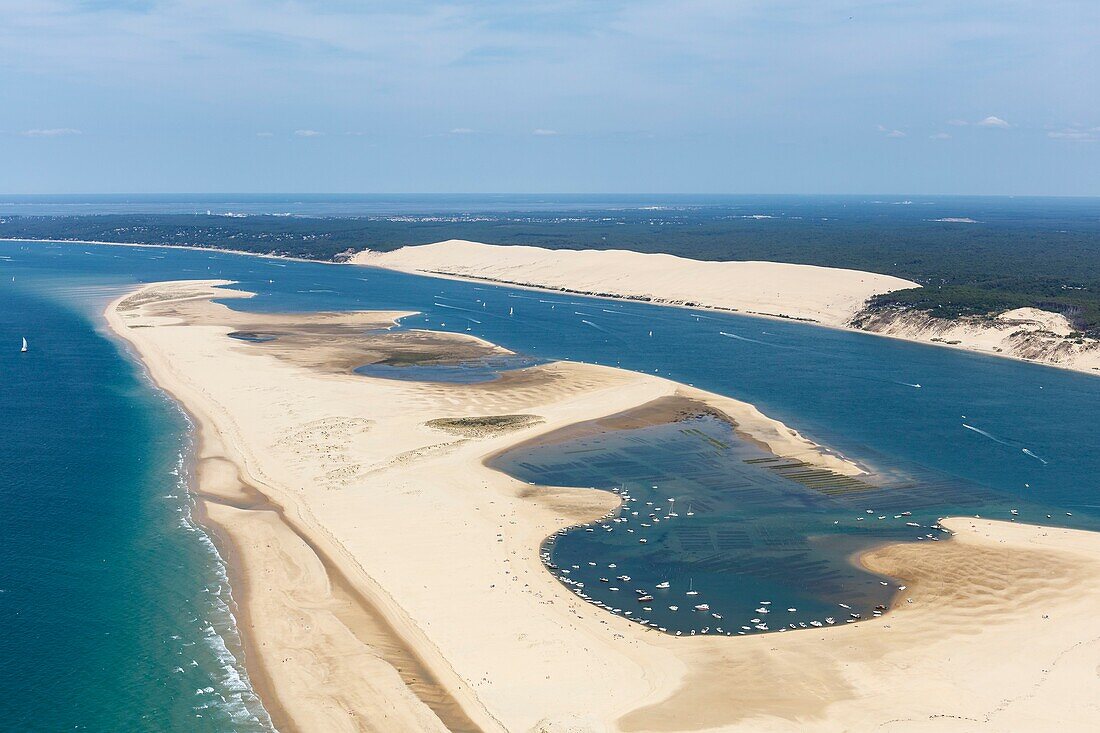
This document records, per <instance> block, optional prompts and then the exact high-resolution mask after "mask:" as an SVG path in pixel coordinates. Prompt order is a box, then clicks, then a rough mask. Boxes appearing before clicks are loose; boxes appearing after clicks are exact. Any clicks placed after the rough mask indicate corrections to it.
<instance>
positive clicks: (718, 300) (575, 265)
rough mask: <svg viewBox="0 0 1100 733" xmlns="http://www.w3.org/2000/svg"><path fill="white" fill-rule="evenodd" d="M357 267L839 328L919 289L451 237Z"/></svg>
mask: <svg viewBox="0 0 1100 733" xmlns="http://www.w3.org/2000/svg"><path fill="white" fill-rule="evenodd" d="M352 262H354V263H355V264H359V265H373V266H376V267H387V268H390V269H394V270H403V271H406V272H420V273H425V274H434V275H448V276H452V277H463V278H471V279H477V280H492V281H495V282H501V283H510V284H516V285H527V286H532V287H539V288H549V289H554V290H563V289H564V290H570V291H573V292H583V293H589V294H598V295H608V296H612V297H619V298H636V299H637V298H641V299H645V300H651V301H653V302H655V303H666V304H675V305H686V304H690V305H698V306H701V307H707V308H722V309H726V310H736V311H741V312H744V313H757V314H761V315H771V316H781V317H785V318H798V319H803V320H810V321H816V322H819V323H823V324H825V325H830V326H841V325H844V324H845V323H847V321H848V319H850V318H851V317H852V316H854V315H855V314H856V313H857V312H859V310H860V309H861V308H863V304H864V303H865V302H866V300H867V299H868V298H870V297H871V296H872V295H876V294H879V293H888V292H890V291H892V290H901V289H903V288H912V287H916V283H913V282H910V281H908V280H902V279H901V278H898V277H891V276H890V275H876V274H874V273H871V272H860V271H859V270H842V269H838V268H832V267H816V266H813V265H791V264H786V263H781V262H705V261H701V260H690V259H686V258H684V257H676V256H674V255H669V254H643V253H640V252H630V251H626V250H564V249H554V250H552V249H544V248H541V247H521V246H499V245H491V244H480V243H478V242H466V241H462V240H457V239H452V240H449V241H446V242H438V243H436V244H427V245H423V246H418V247H403V248H401V249H398V250H395V251H393V252H370V251H367V252H361V253H359V254H358V255H356V256H355V257H354V258H352Z"/></svg>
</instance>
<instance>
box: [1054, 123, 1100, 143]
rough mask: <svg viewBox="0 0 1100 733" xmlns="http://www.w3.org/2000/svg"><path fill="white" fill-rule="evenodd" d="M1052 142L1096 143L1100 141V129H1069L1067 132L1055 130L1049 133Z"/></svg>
mask: <svg viewBox="0 0 1100 733" xmlns="http://www.w3.org/2000/svg"><path fill="white" fill-rule="evenodd" d="M1047 137H1049V138H1050V139H1051V140H1063V141H1065V142H1071V143H1094V142H1096V141H1097V140H1100V127H1093V128H1092V129H1082V128H1080V127H1068V128H1066V129H1065V130H1055V131H1052V132H1048V133H1047Z"/></svg>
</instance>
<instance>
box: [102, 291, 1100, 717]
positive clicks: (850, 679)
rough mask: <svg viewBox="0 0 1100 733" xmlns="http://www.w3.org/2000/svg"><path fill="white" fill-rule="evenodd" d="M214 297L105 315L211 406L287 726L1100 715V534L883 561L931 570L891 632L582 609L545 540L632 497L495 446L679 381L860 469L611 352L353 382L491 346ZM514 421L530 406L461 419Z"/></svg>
mask: <svg viewBox="0 0 1100 733" xmlns="http://www.w3.org/2000/svg"><path fill="white" fill-rule="evenodd" d="M213 285H215V283H168V284H155V285H150V286H146V287H144V288H142V289H141V290H139V291H138V292H137V293H135V294H134V295H132V296H128V297H127V298H124V299H122V300H121V301H119V302H116V303H115V304H113V305H112V307H111V308H110V309H109V312H108V318H109V322H110V324H111V326H112V328H113V329H114V330H115V331H116V332H117V333H118V334H119V335H121V336H122V337H123V338H125V339H126V340H127V341H128V342H129V343H130V344H132V345H133V346H134V348H135V350H136V351H137V352H138V353H139V354H140V356H141V358H142V360H143V362H144V363H145V364H146V365H147V367H148V368H149V371H150V374H151V375H152V377H153V378H154V379H155V380H156V382H157V383H158V384H160V385H161V386H162V387H164V388H165V389H167V390H168V391H169V392H170V393H171V394H172V395H174V396H175V397H176V398H177V399H178V400H180V401H181V402H182V403H183V404H184V405H185V406H186V407H187V409H188V410H189V411H190V412H191V413H192V414H193V415H194V416H195V418H196V422H197V425H198V427H199V437H200V440H201V447H200V451H199V456H198V457H199V477H198V478H199V486H198V491H199V492H200V493H199V507H200V509H201V510H204V511H205V521H206V522H207V523H208V524H210V525H211V526H213V527H214V529H215V530H216V531H217V533H218V535H219V537H220V538H221V543H222V546H223V547H226V548H227V549H228V554H229V555H230V558H231V565H232V566H231V578H232V582H233V584H234V592H235V597H236V599H237V601H238V602H239V603H240V604H241V606H242V611H243V615H242V629H243V632H244V634H245V636H246V639H247V640H248V656H247V663H248V665H249V669H250V671H251V672H252V677H253V679H255V680H257V681H258V683H259V686H260V693H261V696H262V697H263V698H264V700H265V702H266V703H267V704H268V705H270V706H271V707H272V708H273V712H274V715H275V717H276V719H277V720H279V721H280V722H281V723H283V724H284V727H283V730H302V731H326V732H327V731H344V730H346V731H358V730H377V731H430V730H442V729H444V728H450V729H451V730H470V731H477V730H485V731H490V730H492V731H499V730H508V731H517V732H520V733H525V732H527V731H540V732H545V733H556V732H565V731H568V732H570V733H581V732H585V731H616V730H623V731H696V730H708V731H709V730H729V731H770V730H783V731H801V730H811V731H836V730H900V731H910V730H930V731H942V730H951V731H974V730H995V731H1018V730H1049V729H1051V728H1056V729H1058V730H1060V731H1075V730H1082V731H1083V730H1092V729H1093V728H1094V723H1095V721H1096V719H1097V716H1098V715H1100V684H1098V678H1097V673H1096V669H1097V666H1096V665H1097V660H1098V659H1100V616H1097V614H1095V612H1094V611H1095V609H1096V608H1098V607H1100V535H1097V534H1093V533H1087V532H1076V531H1070V530H1047V529H1043V528H1041V527H1034V526H1027V525H1014V524H1007V523H997V522H987V521H981V522H978V521H973V522H972V521H967V520H950V521H949V522H948V525H949V526H950V527H951V528H953V529H954V530H955V531H957V532H958V533H959V536H958V539H957V540H956V541H954V542H939V543H935V544H932V543H928V544H923V543H922V544H911V545H896V546H891V547H886V548H882V549H881V550H878V551H876V552H874V553H871V554H870V555H868V556H867V557H866V558H864V562H866V563H867V564H868V565H869V566H870V567H872V568H874V569H876V570H879V571H881V572H886V573H889V574H891V575H893V576H895V577H901V578H905V579H907V580H908V582H909V591H908V592H907V593H906V595H905V596H904V597H902V598H899V604H900V606H899V608H897V609H896V610H895V611H893V612H891V613H890V614H888V615H887V616H885V617H883V618H881V619H874V620H869V621H866V622H863V623H859V624H853V625H848V626H843V627H838V628H830V629H822V630H807V631H800V632H794V633H786V634H768V635H759V636H753V637H744V638H724V637H723V638H711V637H693V638H674V637H669V636H667V635H664V634H660V633H657V632H653V631H646V630H643V628H642V627H640V626H638V625H637V624H633V623H630V622H628V621H625V620H624V619H622V618H621V617H618V616H613V615H611V614H608V613H606V612H603V611H600V610H599V609H595V608H593V607H592V606H590V605H588V604H586V603H584V602H582V601H580V600H579V599H577V598H576V597H575V596H573V595H572V594H571V593H569V592H567V591H566V589H565V587H564V586H562V585H561V584H560V583H558V582H557V580H555V579H554V578H553V577H552V576H551V575H550V574H549V573H548V572H546V570H545V568H544V567H543V566H542V564H541V562H540V560H539V557H538V547H539V543H540V542H541V540H542V539H543V538H544V537H545V536H546V535H547V534H549V533H551V532H553V531H555V530H557V529H558V528H560V527H563V526H566V525H569V524H572V523H575V522H578V521H584V520H586V519H588V518H591V517H595V516H598V515H600V514H603V513H604V512H606V511H607V510H608V509H609V508H611V507H612V506H613V505H614V502H615V499H614V497H613V496H611V495H610V494H607V493H604V492H596V491H592V490H582V489H562V488H553V487H532V486H529V485H526V484H522V483H520V482H517V481H515V480H513V479H511V478H509V477H507V476H505V475H503V474H500V473H497V472H495V471H493V470H491V469H489V468H487V467H486V466H485V465H484V463H483V461H484V459H485V458H486V457H488V456H491V455H493V454H494V453H496V452H498V451H500V450H502V449H505V448H507V447H508V446H510V445H514V444H515V443H517V442H520V441H522V440H527V439H532V438H535V437H537V436H539V435H541V434H544V433H547V432H549V431H552V430H556V429H560V428H562V427H564V426H568V425H572V424H575V423H577V422H580V421H584V420H591V419H595V418H598V417H602V416H606V415H612V414H618V413H621V412H623V411H624V410H629V409H632V408H636V407H638V406H639V405H646V404H651V403H652V402H653V401H655V400H658V399H660V398H667V397H669V396H672V395H681V396H685V397H691V398H694V399H698V400H704V401H706V402H707V403H708V404H710V405H712V406H713V407H716V408H717V409H720V410H722V411H723V412H725V413H726V414H727V415H729V416H730V417H732V418H733V419H734V420H735V421H736V422H737V424H738V427H739V429H740V430H741V431H743V432H745V433H746V434H748V435H750V436H752V437H753V438H755V439H757V440H760V441H761V442H763V443H765V444H767V445H768V446H769V447H770V448H771V449H772V450H773V451H774V452H776V453H778V454H781V455H797V456H799V457H801V458H803V459H804V460H807V461H809V462H811V463H815V464H817V465H823V466H827V467H830V468H833V469H834V470H843V471H848V472H858V470H859V469H858V467H857V466H853V465H852V464H850V463H847V462H846V461H844V460H843V459H842V458H840V457H838V456H835V455H830V454H827V453H824V452H822V451H821V450H819V449H818V448H817V447H815V446H814V445H813V444H812V443H810V442H808V441H806V440H805V439H804V438H802V437H801V436H800V435H798V434H797V433H796V432H795V431H792V430H790V429H789V428H787V427H786V426H783V425H782V424H780V423H777V422H775V421H773V420H769V419H768V418H767V417H766V416H763V415H761V414H760V413H759V412H758V411H756V410H755V409H754V408H752V407H751V406H750V405H745V404H743V403H739V402H736V401H734V400H729V399H726V398H722V397H718V396H716V395H707V394H705V393H702V392H699V391H697V390H691V389H689V388H685V387H683V386H682V385H677V384H675V383H673V382H669V381H667V380H664V379H660V378H657V377H652V376H648V375H642V374H637V373H632V372H624V371H620V370H616V369H612V368H608V367H600V366H593V365H585V364H570V363H556V364H548V365H544V366H540V367H535V368H531V369H527V370H522V371H519V372H513V373H510V374H508V375H506V376H505V377H504V378H502V379H500V380H498V381H497V382H492V383H489V384H485V385H441V384H434V385H433V384H424V383H415V382H399V381H387V380H381V379H369V378H365V377H360V376H355V375H350V374H347V373H342V372H341V371H340V369H337V368H334V365H345V367H346V366H347V365H351V364H354V363H355V362H356V360H360V359H367V358H377V357H378V356H379V354H381V353H383V352H385V351H386V350H387V349H389V350H391V351H392V350H398V351H401V353H404V354H406V355H407V354H408V353H409V352H410V350H415V351H416V353H417V354H419V355H421V356H423V355H430V354H432V353H433V352H434V351H438V350H444V351H446V350H455V351H457V352H464V350H467V351H468V350H470V349H475V350H476V349H487V348H492V347H491V346H490V345H487V344H485V343H484V342H476V341H473V340H470V339H466V338H464V337H462V336H458V335H432V334H426V335H421V336H417V335H415V334H414V335H413V337H408V336H400V337H399V340H398V341H395V342H393V343H390V342H388V341H387V340H386V339H387V338H389V337H387V336H385V335H372V336H364V331H366V330H367V329H366V328H365V327H366V326H369V325H380V324H383V323H387V322H389V321H390V320H391V319H392V318H393V317H394V315H396V314H386V313H380V314H373V313H358V314H317V315H294V316H280V315H277V314H276V315H263V316H260V315H250V314H241V313H235V312H233V311H230V310H229V309H228V308H226V307H225V306H222V305H218V304H214V303H211V302H210V300H209V299H210V297H212V296H214V295H215V294H216V295H217V297H225V296H226V291H224V290H215V289H214V288H213V287H212V286H213ZM235 330H251V331H257V332H258V331H269V332H272V333H277V334H278V335H279V338H278V340H276V341H273V342H270V343H266V344H264V343H245V342H241V341H236V340H233V339H231V338H228V337H227V334H228V333H230V332H232V331H235ZM319 343H320V344H323V345H324V352H323V354H324V358H323V359H319V358H318V356H317V355H318V349H319ZM494 415H497V416H519V415H525V416H526V415H530V416H534V418H533V419H509V420H506V421H503V422H502V423H501V424H502V425H504V426H505V428H502V429H501V430H481V429H470V430H465V431H463V430H462V429H461V426H463V425H467V424H468V423H463V422H461V421H456V419H457V418H465V417H472V416H494ZM441 418H442V419H445V420H447V422H444V423H442V425H445V426H447V427H446V428H441V427H439V425H441V423H438V422H434V423H433V422H432V421H437V420H440V419H441ZM429 423H432V424H429ZM433 425H434V426H435V427H433ZM910 599H911V600H912V601H913V603H907V602H906V601H907V600H910Z"/></svg>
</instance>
